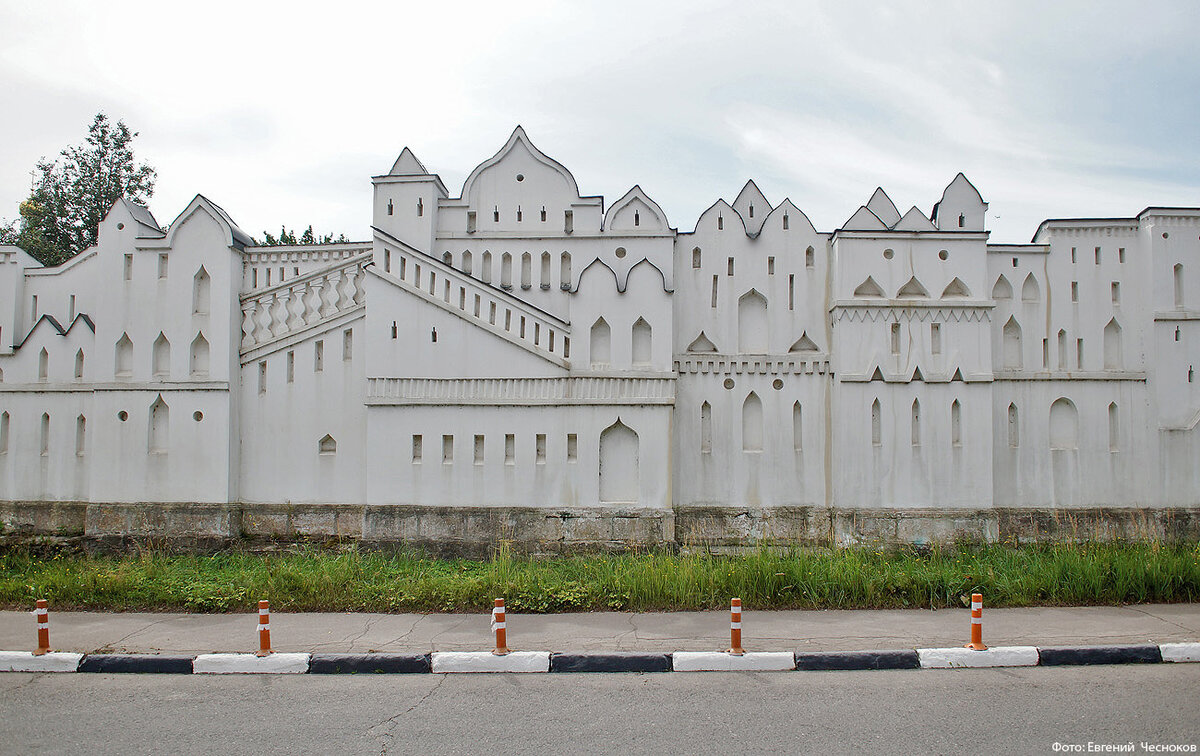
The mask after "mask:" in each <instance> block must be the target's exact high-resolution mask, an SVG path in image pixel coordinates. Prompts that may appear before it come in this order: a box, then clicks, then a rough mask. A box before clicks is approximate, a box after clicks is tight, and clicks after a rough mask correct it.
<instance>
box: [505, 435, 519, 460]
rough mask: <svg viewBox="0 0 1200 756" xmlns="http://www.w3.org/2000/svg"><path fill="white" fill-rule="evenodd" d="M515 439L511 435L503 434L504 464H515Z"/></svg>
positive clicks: (514, 436)
mask: <svg viewBox="0 0 1200 756" xmlns="http://www.w3.org/2000/svg"><path fill="white" fill-rule="evenodd" d="M516 456H517V437H516V435H515V434H513V433H505V434H504V464H506V465H515V464H516V463H517V460H516Z"/></svg>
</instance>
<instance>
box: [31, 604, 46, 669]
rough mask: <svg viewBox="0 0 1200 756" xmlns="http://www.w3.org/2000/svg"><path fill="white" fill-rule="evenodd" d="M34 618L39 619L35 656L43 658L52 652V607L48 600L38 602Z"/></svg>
mask: <svg viewBox="0 0 1200 756" xmlns="http://www.w3.org/2000/svg"><path fill="white" fill-rule="evenodd" d="M33 616H34V617H35V618H36V619H37V633H38V647H37V651H34V652H33V655H34V656H41V655H42V654H44V653H46V652H48V651H49V650H50V605H49V604H48V603H47V602H46V599H38V600H37V609H35V610H34V612H33Z"/></svg>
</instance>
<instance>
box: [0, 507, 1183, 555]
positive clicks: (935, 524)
mask: <svg viewBox="0 0 1200 756" xmlns="http://www.w3.org/2000/svg"><path fill="white" fill-rule="evenodd" d="M0 527H2V531H0V533H2V535H0V538H2V539H3V541H4V542H7V543H18V542H22V541H42V542H46V541H49V542H62V543H67V544H75V545H83V546H86V547H91V548H123V547H128V546H129V545H131V544H132V543H140V542H145V541H152V542H157V543H160V544H162V545H166V546H172V547H175V548H182V549H201V550H202V549H208V548H215V547H219V546H222V545H228V544H229V543H231V542H250V543H259V544H262V543H290V542H296V541H304V540H319V541H326V540H346V541H358V542H361V543H363V544H365V545H367V546H371V547H377V548H389V547H397V546H401V545H403V546H410V547H415V548H419V549H422V550H426V551H430V552H433V553H438V554H444V555H463V556H483V555H486V554H488V553H490V552H491V551H492V550H494V549H495V548H497V547H498V546H499V545H500V544H501V543H508V544H510V545H511V547H512V548H513V549H514V550H515V551H518V552H524V553H533V554H554V553H563V552H566V551H571V552H578V551H621V550H628V549H643V548H653V547H659V546H666V547H670V548H676V547H677V548H684V549H690V548H695V549H706V550H718V551H726V550H728V551H736V550H739V549H744V548H749V547H755V546H757V545H760V544H767V545H800V546H829V545H836V546H850V545H855V544H869V545H886V546H895V545H905V544H917V545H931V544H947V543H958V542H976V543H997V542H1003V543H1060V542H1075V541H1120V540H1127V541H1161V542H1167V543H1189V542H1196V541H1200V507H1172V508H1159V509H1134V508H1110V507H1096V508H1085V509H1070V510H1068V509H853V508H840V507H815V506H792V507H738V506H707V505H706V506H676V507H673V508H654V507H571V508H568V507H564V508H546V509H542V508H534V507H474V506H464V507H426V506H417V505H405V504H397V505H387V506H366V505H355V504H328V505H326V504H309V505H281V504H177V503H176V504H155V503H139V504H93V503H83V502H0Z"/></svg>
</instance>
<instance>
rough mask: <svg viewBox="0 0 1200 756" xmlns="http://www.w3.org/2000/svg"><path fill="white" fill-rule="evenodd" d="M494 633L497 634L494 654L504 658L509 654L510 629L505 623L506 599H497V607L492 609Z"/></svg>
mask: <svg viewBox="0 0 1200 756" xmlns="http://www.w3.org/2000/svg"><path fill="white" fill-rule="evenodd" d="M492 632H493V633H495V634H496V648H494V649H492V653H493V654H495V655H496V656H504V655H505V654H507V653H508V627H507V625H506V624H505V622H504V599H502V598H498V599H496V605H495V606H494V607H492Z"/></svg>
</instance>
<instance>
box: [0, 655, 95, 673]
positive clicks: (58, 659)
mask: <svg viewBox="0 0 1200 756" xmlns="http://www.w3.org/2000/svg"><path fill="white" fill-rule="evenodd" d="M82 659H83V654H76V653H72V652H68V651H51V652H49V653H47V654H42V655H41V656H34V655H33V653H31V652H29V651H0V672H78V671H79V662H80V660H82Z"/></svg>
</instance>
